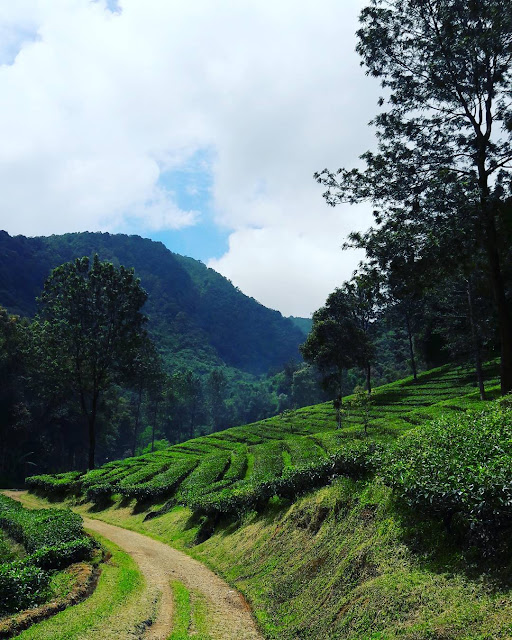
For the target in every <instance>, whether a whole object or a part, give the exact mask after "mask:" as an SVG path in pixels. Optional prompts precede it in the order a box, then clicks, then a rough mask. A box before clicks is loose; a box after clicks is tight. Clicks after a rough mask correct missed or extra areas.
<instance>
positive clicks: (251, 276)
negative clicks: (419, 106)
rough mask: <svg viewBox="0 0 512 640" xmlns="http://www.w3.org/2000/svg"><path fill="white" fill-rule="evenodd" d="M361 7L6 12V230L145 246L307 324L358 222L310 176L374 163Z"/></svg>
mask: <svg viewBox="0 0 512 640" xmlns="http://www.w3.org/2000/svg"><path fill="white" fill-rule="evenodd" d="M364 4H365V2H364V0H300V1H299V2H298V1H297V0H279V1H276V0H216V1H215V2H212V1H211V0H194V1H191V0H96V1H95V0H15V1H13V0H0V141H1V143H0V228H2V229H4V230H5V231H7V232H8V233H10V234H11V235H16V234H23V235H27V236H36V235H50V234H60V233H67V232H75V231H108V232H110V233H128V234H138V235H141V236H144V237H149V238H152V239H154V240H159V241H161V242H163V243H164V244H165V245H166V246H167V247H168V248H169V249H171V250H172V251H175V252H177V253H181V254H184V255H188V256H191V257H193V258H196V259H199V260H202V261H203V262H204V263H205V264H207V265H208V266H210V267H212V268H213V269H215V270H217V271H219V272H220V273H222V274H223V275H224V276H226V277H227V278H229V279H230V280H231V281H232V282H233V284H235V285H236V286H238V287H239V288H240V289H241V290H242V291H243V292H244V293H246V294H247V295H250V296H252V297H254V298H256V299H257V300H258V301H259V302H261V303H262V304H264V305H266V306H268V307H271V308H273V309H278V310H279V311H281V312H282V313H283V314H284V315H295V316H302V317H308V316H310V315H311V313H312V312H313V311H315V310H316V309H317V308H319V307H320V306H321V305H322V304H323V303H324V302H325V299H326V297H327V295H328V294H329V293H330V292H331V291H333V290H334V289H335V287H337V286H340V285H341V284H342V282H343V281H344V280H346V279H348V278H350V276H351V274H352V272H353V270H354V269H355V268H356V267H357V264H358V262H359V260H360V259H361V258H362V255H361V254H360V253H358V252H356V251H342V250H341V245H342V244H343V242H344V240H345V238H346V236H347V234H348V233H349V232H350V231H353V230H364V229H366V228H367V227H368V226H370V224H371V213H370V209H369V207H368V206H366V205H358V206H349V205H341V206H338V207H335V208H331V207H329V206H328V205H327V204H326V203H325V201H324V199H323V198H322V191H323V189H322V187H321V186H320V185H318V184H317V183H316V182H315V181H314V179H313V173H314V172H315V171H319V170H322V169H324V168H325V167H328V168H330V169H336V168H338V167H341V166H343V167H352V166H356V165H357V164H358V162H359V160H358V158H359V156H360V154H361V153H363V152H364V151H365V150H366V149H368V148H371V147H372V146H374V144H375V142H374V133H373V130H372V129H371V127H368V126H367V125H368V122H369V121H370V120H371V118H372V117H373V116H374V115H375V114H376V112H377V100H378V96H379V95H380V93H379V86H378V84H377V83H376V81H375V80H372V79H370V78H368V77H367V76H366V75H365V73H364V69H363V68H361V67H360V64H359V58H358V56H357V54H356V52H355V46H356V36H355V31H356V29H357V18H358V14H359V12H360V10H361V8H362V7H363V6H364Z"/></svg>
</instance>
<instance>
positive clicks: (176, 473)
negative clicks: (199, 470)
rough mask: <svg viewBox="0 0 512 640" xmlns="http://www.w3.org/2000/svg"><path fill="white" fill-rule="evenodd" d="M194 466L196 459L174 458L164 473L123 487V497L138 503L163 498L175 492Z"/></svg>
mask: <svg viewBox="0 0 512 640" xmlns="http://www.w3.org/2000/svg"><path fill="white" fill-rule="evenodd" d="M196 465H197V459H194V458H188V457H185V456H184V457H182V458H175V460H174V462H173V464H172V465H171V466H170V467H169V468H168V469H167V470H166V471H164V472H163V473H159V474H158V475H156V476H154V477H153V478H152V479H151V480H149V481H148V482H143V483H141V484H138V485H132V486H128V487H123V489H122V492H123V495H125V496H127V497H130V498H136V499H137V500H140V501H144V500H158V499H160V498H164V497H166V496H168V495H170V494H171V493H173V492H174V491H175V490H176V488H177V487H178V486H179V485H180V484H181V483H182V482H183V480H184V479H185V478H186V477H187V475H188V474H189V473H190V472H191V471H192V469H194V467H196Z"/></svg>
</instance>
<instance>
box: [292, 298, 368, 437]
mask: <svg viewBox="0 0 512 640" xmlns="http://www.w3.org/2000/svg"><path fill="white" fill-rule="evenodd" d="M300 350H301V352H302V355H303V357H304V360H306V362H309V363H311V364H314V365H315V366H316V367H317V368H318V369H319V370H320V371H321V373H322V376H323V380H324V384H325V386H326V387H330V388H332V389H334V390H335V393H336V399H335V400H334V407H335V409H336V419H337V422H338V427H340V426H341V405H342V399H343V374H344V372H345V371H346V370H347V369H350V368H351V367H354V366H364V364H365V362H366V357H367V352H368V342H367V336H366V335H365V333H364V331H363V330H362V329H361V328H360V327H358V325H357V323H356V321H355V319H354V316H353V314H352V305H351V301H350V299H349V296H348V295H347V293H346V292H345V291H343V290H342V289H336V290H335V291H334V292H333V293H331V294H330V295H329V297H328V298H327V301H326V303H325V305H324V306H323V307H321V308H320V309H318V311H315V313H314V314H313V328H312V329H311V332H310V334H309V335H308V337H307V340H306V342H305V343H304V344H303V345H302V346H301V348H300Z"/></svg>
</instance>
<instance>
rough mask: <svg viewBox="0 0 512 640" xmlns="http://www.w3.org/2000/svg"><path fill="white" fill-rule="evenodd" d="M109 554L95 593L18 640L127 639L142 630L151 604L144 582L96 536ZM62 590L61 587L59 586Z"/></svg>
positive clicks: (122, 555) (123, 557)
mask: <svg viewBox="0 0 512 640" xmlns="http://www.w3.org/2000/svg"><path fill="white" fill-rule="evenodd" d="M95 537H97V538H98V539H99V540H100V542H101V544H102V545H103V546H104V547H105V549H107V550H108V551H109V552H110V553H111V554H112V557H111V559H110V560H109V561H108V562H107V563H105V564H104V565H103V566H102V572H101V576H100V579H99V582H98V586H97V588H96V590H95V591H94V593H93V594H92V595H91V596H90V597H89V598H88V599H87V600H84V601H83V602H81V603H79V604H77V605H76V606H73V607H69V608H68V609H65V610H64V611H62V612H60V613H58V614H57V615H55V616H53V617H52V618H49V619H48V620H45V621H43V622H40V623H38V624H35V625H34V626H32V627H30V629H27V630H26V631H24V632H22V633H21V634H20V635H18V636H17V638H18V639H19V640H78V639H82V638H85V637H91V638H92V637H94V638H95V640H109V639H111V638H115V637H119V638H126V637H129V634H130V633H132V632H135V631H136V630H137V629H141V628H142V627H143V625H144V621H145V620H146V618H147V607H148V605H149V606H150V607H151V606H152V605H151V601H150V600H149V601H148V597H147V596H145V595H144V580H143V578H142V575H141V573H140V572H139V570H138V568H137V566H136V564H135V562H134V561H133V560H132V559H131V558H130V556H128V555H127V554H126V553H124V552H122V551H121V550H120V549H119V548H118V547H117V546H116V545H114V544H113V543H112V542H110V541H108V540H106V539H105V538H102V537H101V536H99V535H96V534H95ZM61 586H62V585H61Z"/></svg>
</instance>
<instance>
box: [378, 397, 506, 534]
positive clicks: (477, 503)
mask: <svg viewBox="0 0 512 640" xmlns="http://www.w3.org/2000/svg"><path fill="white" fill-rule="evenodd" d="M511 467H512V411H511V410H510V409H502V408H499V407H497V408H492V409H491V410H487V411H485V412H484V413H468V414H461V415H457V416H446V417H444V418H438V419H437V420H434V421H433V422H431V423H429V424H426V425H424V426H422V427H420V428H419V429H415V430H413V431H410V432H409V433H407V434H405V435H404V436H402V437H401V438H400V439H399V440H398V442H397V443H396V446H395V447H393V449H392V450H391V452H390V454H389V457H388V458H387V459H386V462H385V466H384V471H383V473H384V477H385V479H386V481H387V482H388V483H389V484H390V485H391V486H392V487H393V489H394V490H395V491H396V492H397V494H398V495H400V496H402V497H403V498H404V499H405V500H406V501H407V502H408V504H410V505H411V506H412V507H414V508H415V509H418V510H420V511H422V512H424V513H432V514H437V515H442V516H444V517H445V518H447V519H451V518H453V517H454V516H455V515H456V514H458V515H460V516H462V517H464V518H467V519H468V520H469V521H470V522H473V523H477V524H483V525H487V526H490V527H498V526H504V525H510V524H512V484H511V477H510V469H511Z"/></svg>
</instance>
